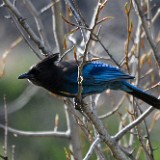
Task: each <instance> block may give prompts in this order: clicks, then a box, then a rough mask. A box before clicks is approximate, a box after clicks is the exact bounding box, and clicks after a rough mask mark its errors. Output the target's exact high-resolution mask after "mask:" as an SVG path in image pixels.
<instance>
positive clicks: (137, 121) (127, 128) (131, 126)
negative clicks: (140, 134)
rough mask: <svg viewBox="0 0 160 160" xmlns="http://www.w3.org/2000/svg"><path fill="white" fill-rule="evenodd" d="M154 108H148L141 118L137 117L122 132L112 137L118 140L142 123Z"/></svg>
mask: <svg viewBox="0 0 160 160" xmlns="http://www.w3.org/2000/svg"><path fill="white" fill-rule="evenodd" d="M153 110H154V108H153V107H152V106H151V107H149V108H148V109H147V110H146V111H145V112H144V113H143V114H141V116H139V117H138V118H137V119H136V120H134V121H133V122H131V123H130V124H128V125H127V126H126V127H124V128H123V129H122V130H120V131H119V132H118V133H117V134H116V135H115V136H113V137H114V138H115V139H116V141H118V140H120V139H121V138H122V137H123V136H124V135H125V134H126V133H127V132H128V131H129V130H130V129H132V128H133V127H135V126H136V125H137V124H139V123H140V122H142V121H143V120H144V119H145V118H146V117H147V116H148V115H149V114H150V113H151V112H152V111H153Z"/></svg>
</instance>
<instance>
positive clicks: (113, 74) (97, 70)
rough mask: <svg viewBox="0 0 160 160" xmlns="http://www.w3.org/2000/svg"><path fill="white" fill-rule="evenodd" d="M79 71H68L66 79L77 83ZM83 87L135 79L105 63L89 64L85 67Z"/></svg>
mask: <svg viewBox="0 0 160 160" xmlns="http://www.w3.org/2000/svg"><path fill="white" fill-rule="evenodd" d="M77 72H78V69H77V68H76V69H74V70H72V71H68V73H67V76H65V75H64V76H65V79H66V80H67V81H69V82H70V83H77V76H78V74H77ZM82 75H83V85H101V84H104V83H106V82H114V81H120V80H126V79H133V78H134V77H133V76H130V75H128V74H125V73H124V72H122V71H121V70H120V69H118V68H117V67H113V66H111V65H108V64H106V63H103V62H98V61H95V62H89V63H87V64H86V65H85V66H84V67H83V72H82Z"/></svg>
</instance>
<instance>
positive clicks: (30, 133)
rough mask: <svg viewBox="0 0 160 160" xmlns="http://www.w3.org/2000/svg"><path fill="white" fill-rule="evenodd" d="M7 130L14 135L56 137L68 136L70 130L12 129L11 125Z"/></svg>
mask: <svg viewBox="0 0 160 160" xmlns="http://www.w3.org/2000/svg"><path fill="white" fill-rule="evenodd" d="M0 128H2V129H5V126H4V125H3V124H0ZM7 129H8V132H10V133H13V134H14V136H27V137H49V136H51V137H58V138H70V130H67V131H66V132H60V131H40V132H37V131H22V130H18V129H14V128H12V127H7Z"/></svg>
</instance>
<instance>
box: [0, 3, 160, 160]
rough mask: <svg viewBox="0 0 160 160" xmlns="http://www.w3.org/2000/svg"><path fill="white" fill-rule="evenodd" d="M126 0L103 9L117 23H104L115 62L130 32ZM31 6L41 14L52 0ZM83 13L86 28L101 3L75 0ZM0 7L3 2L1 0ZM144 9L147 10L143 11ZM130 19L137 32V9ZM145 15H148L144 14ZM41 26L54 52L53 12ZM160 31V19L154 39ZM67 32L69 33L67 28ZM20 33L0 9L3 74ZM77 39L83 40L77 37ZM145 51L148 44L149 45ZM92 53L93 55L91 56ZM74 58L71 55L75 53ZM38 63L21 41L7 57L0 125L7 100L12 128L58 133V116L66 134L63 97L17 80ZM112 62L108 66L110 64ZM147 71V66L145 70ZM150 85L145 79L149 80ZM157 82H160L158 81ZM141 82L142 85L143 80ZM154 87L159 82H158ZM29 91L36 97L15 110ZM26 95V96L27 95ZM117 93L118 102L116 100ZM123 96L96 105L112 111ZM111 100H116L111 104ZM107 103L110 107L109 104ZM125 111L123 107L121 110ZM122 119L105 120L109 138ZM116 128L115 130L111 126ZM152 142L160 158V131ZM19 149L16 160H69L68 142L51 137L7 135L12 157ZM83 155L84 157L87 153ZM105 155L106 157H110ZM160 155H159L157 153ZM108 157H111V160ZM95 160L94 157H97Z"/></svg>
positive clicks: (101, 110)
mask: <svg viewBox="0 0 160 160" xmlns="http://www.w3.org/2000/svg"><path fill="white" fill-rule="evenodd" d="M126 2H127V0H119V1H117V0H109V1H108V4H107V6H106V7H105V9H104V10H103V15H102V17H103V16H104V15H105V16H111V17H113V19H111V20H109V21H107V22H106V23H103V25H102V30H101V39H102V41H103V44H105V47H106V48H107V49H108V50H109V52H110V53H111V54H112V55H113V57H115V59H116V60H117V61H120V60H121V59H122V57H123V56H124V42H125V40H126V38H127V36H126V35H127V34H126V32H127V28H126V15H125V12H124V5H125V3H126ZM32 3H33V4H34V6H35V7H36V9H37V10H41V9H42V8H43V7H45V6H46V5H47V4H49V3H50V1H49V0H41V1H40V2H39V1H34V0H32ZM62 3H63V9H64V13H65V9H66V8H65V5H64V2H62ZM77 3H78V6H79V9H80V11H81V13H82V16H83V17H84V19H85V22H86V23H87V24H89V23H90V21H91V17H92V14H93V12H94V7H95V5H96V4H97V0H81V1H79V0H77ZM0 4H2V1H0ZM16 6H17V8H18V9H19V11H20V12H21V13H22V14H23V17H25V18H26V21H27V22H28V23H29V24H30V26H31V28H32V29H34V31H35V32H37V30H36V27H35V21H34V18H33V16H32V15H31V14H30V12H29V10H28V8H27V7H26V5H25V3H24V2H23V1H21V0H17V2H16ZM144 7H145V6H144ZM151 7H152V9H151V11H152V12H151V13H152V16H153V15H154V14H155V13H156V11H157V10H158V9H159V8H160V1H159V0H152V1H151ZM144 10H145V9H144ZM64 13H63V14H64ZM131 13H132V14H131V17H132V21H133V32H134V30H135V28H136V25H137V17H136V16H135V13H134V11H133V12H131ZM144 15H145V14H144ZM40 17H41V18H42V22H43V23H44V26H45V31H46V35H47V39H48V41H49V43H50V45H51V47H52V51H53V52H56V51H57V48H56V47H55V41H54V36H53V31H52V18H51V10H50V9H49V10H47V11H46V12H44V13H42V14H41V15H40ZM159 29H160V17H159V19H157V20H156V22H155V23H154V26H153V31H154V34H153V35H154V36H156V35H157V34H158V32H159ZM65 30H66V29H65ZM20 36H21V35H20V33H19V31H18V29H17V28H16V26H15V24H14V23H13V22H12V20H11V19H10V18H9V15H8V11H7V8H5V7H1V8H0V58H1V59H0V71H1V70H2V62H1V60H2V55H3V53H4V52H5V51H6V50H8V49H9V48H10V47H11V44H12V43H13V42H14V41H15V40H16V39H18V38H19V37H20ZM77 40H78V41H81V39H80V38H79V37H78V34H77ZM145 47H146V48H145V49H146V50H147V46H145ZM93 51H94V54H95V55H99V56H103V57H106V56H107V55H106V53H104V51H103V49H102V47H100V46H96V45H95V47H94V48H93ZM93 51H91V52H93ZM71 57H73V55H71ZM38 61H39V59H38V58H37V56H36V55H35V54H33V52H32V51H31V49H30V48H29V47H28V46H27V44H26V43H25V42H24V40H22V41H21V42H20V43H19V44H18V45H17V46H16V47H15V48H13V49H12V50H11V52H10V53H9V54H8V56H7V59H6V63H5V74H4V76H3V77H2V78H1V79H0V111H1V112H0V123H1V124H3V123H4V113H3V108H4V96H5V98H6V104H7V106H8V110H9V111H10V112H12V113H10V114H9V115H8V125H9V126H11V127H12V128H16V129H19V130H24V131H49V130H53V129H54V125H55V117H56V115H57V114H58V115H59V125H58V130H59V131H65V130H66V129H67V127H66V119H65V113H64V107H63V99H61V98H60V97H54V96H53V95H51V94H50V93H49V92H48V91H46V90H44V89H42V88H38V87H36V86H33V85H31V84H29V83H28V81H26V80H18V79H17V77H18V76H19V75H20V74H21V73H24V72H26V71H27V70H28V69H29V68H30V66H32V65H33V64H35V63H37V62H38ZM109 63H110V62H109ZM147 69H148V68H147V67H146V68H144V70H147ZM145 81H146V80H145ZM157 81H158V80H157ZM142 83H143V82H142ZM155 83H156V80H155ZM29 86H30V88H29V90H32V91H33V92H35V94H34V96H32V98H31V99H30V100H29V102H27V103H26V104H25V105H24V106H23V107H22V108H21V109H17V111H14V108H13V106H14V105H18V104H17V103H16V102H17V101H16V100H17V98H18V97H19V96H20V95H21V94H22V93H23V92H24V90H25V89H26V88H27V87H29ZM159 91H160V90H159V89H155V90H154V93H155V95H157V93H160V92H159ZM23 94H24V96H25V93H23ZM115 95H116V98H115ZM120 96H121V92H118V93H116V94H115V93H114V92H111V93H110V95H109V96H108V97H106V94H105V93H104V94H103V95H102V96H101V97H100V99H99V103H98V113H99V114H102V113H104V112H107V111H109V110H110V109H111V106H112V105H113V103H116V102H117V101H118V100H119V99H118V98H119V97H120ZM111 99H112V100H111ZM106 100H107V104H106ZM122 110H125V109H122ZM118 120H119V119H118V118H117V117H116V116H113V117H112V118H108V119H106V120H104V123H105V126H106V128H108V129H109V132H110V134H114V133H115V132H116V131H117V127H118V124H116V121H118ZM111 126H112V127H111ZM153 132H154V133H152V136H151V139H152V141H153V146H154V148H158V151H155V154H156V155H157V156H158V152H159V145H160V141H159V142H157V138H159V133H160V127H159V125H157V127H155V128H154V130H153ZM81 138H82V139H84V141H83V142H84V144H82V148H83V151H85V152H86V151H87V148H88V146H89V144H86V143H85V136H84V135H83V134H81ZM3 140H4V130H3V129H0V154H1V155H3V148H2V146H3V143H4V141H3ZM13 145H14V146H15V157H16V160H28V159H32V160H53V159H57V160H63V159H66V157H65V153H64V148H67V149H68V145H69V141H68V140H66V139H61V138H54V137H47V138H39V137H36V138H33V137H25V136H16V135H13V134H11V133H9V138H8V147H9V153H10V154H11V151H12V146H13ZM85 152H84V153H85ZM106 156H107V155H106ZM159 157H160V154H159ZM108 158H110V157H108ZM93 159H94V158H93Z"/></svg>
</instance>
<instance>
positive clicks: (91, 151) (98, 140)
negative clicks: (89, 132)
mask: <svg viewBox="0 0 160 160" xmlns="http://www.w3.org/2000/svg"><path fill="white" fill-rule="evenodd" d="M100 141H101V139H100V137H99V136H98V137H97V138H96V139H95V141H94V142H93V143H92V145H91V146H90V148H89V150H88V152H87V154H86V156H85V157H84V159H83V160H88V159H89V158H90V156H91V155H92V153H93V151H94V149H95V147H96V146H97V145H98V143H100Z"/></svg>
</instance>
